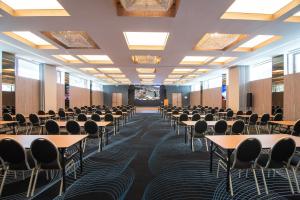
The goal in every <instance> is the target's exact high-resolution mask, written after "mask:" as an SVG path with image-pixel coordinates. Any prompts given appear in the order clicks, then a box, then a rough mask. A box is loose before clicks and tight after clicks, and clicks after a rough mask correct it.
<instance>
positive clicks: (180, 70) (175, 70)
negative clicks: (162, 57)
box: [172, 68, 195, 74]
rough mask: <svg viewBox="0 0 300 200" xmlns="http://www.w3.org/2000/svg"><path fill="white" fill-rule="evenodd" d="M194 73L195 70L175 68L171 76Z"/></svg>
mask: <svg viewBox="0 0 300 200" xmlns="http://www.w3.org/2000/svg"><path fill="white" fill-rule="evenodd" d="M193 71H195V69H188V68H175V69H173V71H172V74H187V73H191V72H193Z"/></svg>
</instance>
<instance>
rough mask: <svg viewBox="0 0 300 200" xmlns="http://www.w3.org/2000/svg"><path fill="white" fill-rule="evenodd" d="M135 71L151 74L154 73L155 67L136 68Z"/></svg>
mask: <svg viewBox="0 0 300 200" xmlns="http://www.w3.org/2000/svg"><path fill="white" fill-rule="evenodd" d="M136 71H137V72H138V73H141V74H150V73H151V74H153V73H155V71H156V69H155V68H136Z"/></svg>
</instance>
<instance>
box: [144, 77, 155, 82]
mask: <svg viewBox="0 0 300 200" xmlns="http://www.w3.org/2000/svg"><path fill="white" fill-rule="evenodd" d="M141 81H144V82H153V81H154V79H153V78H152V79H145V78H143V79H141Z"/></svg>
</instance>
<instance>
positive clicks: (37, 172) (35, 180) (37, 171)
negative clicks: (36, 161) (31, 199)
mask: <svg viewBox="0 0 300 200" xmlns="http://www.w3.org/2000/svg"><path fill="white" fill-rule="evenodd" d="M39 172H40V170H39V169H37V170H36V173H35V177H34V181H33V185H32V190H31V195H30V196H33V194H34V191H35V186H36V182H37V179H38V176H39Z"/></svg>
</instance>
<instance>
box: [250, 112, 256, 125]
mask: <svg viewBox="0 0 300 200" xmlns="http://www.w3.org/2000/svg"><path fill="white" fill-rule="evenodd" d="M257 120H258V115H257V114H256V113H253V114H251V115H250V117H249V125H255V124H256V122H257Z"/></svg>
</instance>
